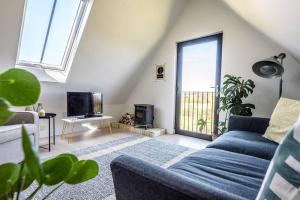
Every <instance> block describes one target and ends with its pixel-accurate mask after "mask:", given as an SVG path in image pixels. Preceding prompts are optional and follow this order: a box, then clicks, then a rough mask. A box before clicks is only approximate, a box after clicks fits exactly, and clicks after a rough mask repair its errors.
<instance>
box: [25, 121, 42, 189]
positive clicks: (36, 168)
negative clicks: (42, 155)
mask: <svg viewBox="0 0 300 200" xmlns="http://www.w3.org/2000/svg"><path fill="white" fill-rule="evenodd" d="M22 145H23V152H24V157H25V158H24V159H25V160H24V162H25V164H26V165H27V167H28V170H29V172H30V175H31V176H32V178H33V179H35V180H37V182H38V183H39V184H40V185H41V184H42V183H43V180H44V176H43V170H42V166H41V164H40V160H39V157H38V156H37V154H36V152H35V151H34V149H33V145H32V143H31V141H30V138H29V136H28V134H27V131H26V129H25V128H24V126H22Z"/></svg>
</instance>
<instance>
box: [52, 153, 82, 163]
mask: <svg viewBox="0 0 300 200" xmlns="http://www.w3.org/2000/svg"><path fill="white" fill-rule="evenodd" d="M57 157H69V158H70V159H71V161H72V163H75V162H77V161H78V158H77V157H76V156H75V155H73V154H70V153H63V154H60V155H58V156H57Z"/></svg>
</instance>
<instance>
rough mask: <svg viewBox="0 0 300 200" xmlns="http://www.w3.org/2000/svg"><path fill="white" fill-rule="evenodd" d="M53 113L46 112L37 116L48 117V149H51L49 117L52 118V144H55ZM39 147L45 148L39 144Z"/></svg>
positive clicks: (54, 115)
mask: <svg viewBox="0 0 300 200" xmlns="http://www.w3.org/2000/svg"><path fill="white" fill-rule="evenodd" d="M55 117H56V114H55V113H46V114H45V116H39V118H40V119H48V125H49V126H48V150H49V152H50V151H51V119H52V134H53V144H54V145H55ZM40 148H46V147H43V145H42V146H40Z"/></svg>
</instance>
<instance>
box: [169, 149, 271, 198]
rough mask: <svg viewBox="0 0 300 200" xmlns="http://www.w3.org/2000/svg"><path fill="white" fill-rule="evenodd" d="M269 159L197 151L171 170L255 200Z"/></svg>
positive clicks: (212, 151)
mask: <svg viewBox="0 0 300 200" xmlns="http://www.w3.org/2000/svg"><path fill="white" fill-rule="evenodd" d="M269 162H270V161H268V160H265V159H260V158H257V157H253V156H248V155H243V154H239V153H234V152H230V151H224V150H220V149H213V148H207V149H203V150H201V151H198V152H196V153H194V154H192V155H190V156H188V157H186V158H184V159H182V160H181V161H180V162H178V163H176V164H174V165H172V166H170V167H169V170H170V171H173V172H176V173H178V174H181V175H183V176H186V177H188V178H191V179H193V180H195V181H199V182H203V183H206V184H209V185H211V187H212V188H217V189H220V190H224V191H226V192H230V193H233V194H235V195H237V196H239V197H241V198H247V199H255V197H256V195H257V193H258V191H259V188H260V186H261V184H262V180H263V178H264V175H265V173H266V171H267V168H268V165H269Z"/></svg>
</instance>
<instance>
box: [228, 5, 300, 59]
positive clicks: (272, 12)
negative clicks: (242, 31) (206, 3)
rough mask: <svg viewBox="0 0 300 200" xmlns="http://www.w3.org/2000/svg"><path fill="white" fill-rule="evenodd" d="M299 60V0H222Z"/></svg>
mask: <svg viewBox="0 0 300 200" xmlns="http://www.w3.org/2000/svg"><path fill="white" fill-rule="evenodd" d="M223 1H224V2H225V3H226V4H227V5H228V6H229V7H230V8H231V9H232V10H234V11H235V12H236V13H237V14H238V15H240V16H241V17H242V18H244V19H245V20H246V21H247V22H249V23H250V24H252V25H253V26H254V27H256V28H257V29H258V30H260V31H261V32H263V33H264V34H265V35H267V36H268V37H270V38H271V39H272V40H273V41H275V42H277V43H278V44H280V45H281V46H282V47H284V48H285V49H287V50H288V51H289V52H290V53H291V54H292V55H293V56H294V57H295V58H296V59H297V60H298V61H300V25H299V21H300V1H299V0H223Z"/></svg>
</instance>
